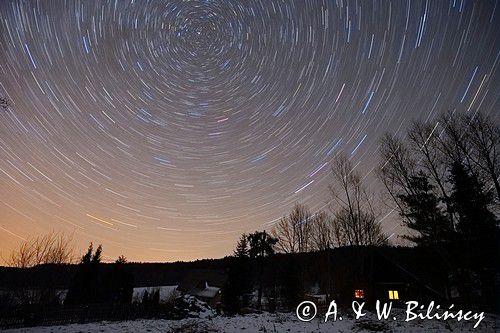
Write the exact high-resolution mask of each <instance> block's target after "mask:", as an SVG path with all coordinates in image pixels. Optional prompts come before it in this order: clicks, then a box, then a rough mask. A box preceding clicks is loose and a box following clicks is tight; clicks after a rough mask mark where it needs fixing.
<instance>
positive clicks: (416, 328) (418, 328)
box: [5, 313, 500, 333]
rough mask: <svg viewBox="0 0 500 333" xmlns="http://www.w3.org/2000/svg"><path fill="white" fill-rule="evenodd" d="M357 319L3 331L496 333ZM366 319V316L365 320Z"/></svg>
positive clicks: (488, 323)
mask: <svg viewBox="0 0 500 333" xmlns="http://www.w3.org/2000/svg"><path fill="white" fill-rule="evenodd" d="M367 317H368V318H366V317H363V318H362V319H359V320H357V321H355V320H353V319H345V320H343V321H337V322H332V321H328V322H327V323H324V322H321V321H320V320H317V319H315V320H313V321H311V322H300V321H298V320H297V319H296V318H295V316H294V315H293V314H269V313H263V314H250V315H245V316H235V317H224V316H217V317H214V318H212V319H210V318H206V319H183V320H179V321H173V320H136V321H123V322H100V323H90V324H81V325H80V324H74V325H67V326H52V327H34V328H27V329H17V330H8V331H5V332H41V333H44V332H45V333H48V332H62V333H77V332H82V333H83V332H103V333H107V332H116V333H118V332H120V333H121V332H186V333H187V332H225V333H236V332H249V333H252V332H290V333H308V332H352V331H355V332H374V331H380V332H409V333H417V332H418V333H434V332H499V331H500V326H499V324H500V323H499V321H498V317H496V318H494V317H493V316H492V315H487V316H486V318H485V320H484V321H483V322H481V324H480V325H479V327H478V328H477V329H475V330H474V329H473V324H472V323H470V322H469V323H464V322H461V323H457V322H451V321H450V322H447V323H445V322H441V321H417V320H415V321H412V322H408V323H406V322H403V321H401V322H395V321H381V322H379V321H377V320H376V319H375V317H374V315H371V314H370V315H368V316H367ZM365 318H366V319H365Z"/></svg>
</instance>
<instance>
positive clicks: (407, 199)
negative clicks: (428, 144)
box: [399, 171, 451, 247]
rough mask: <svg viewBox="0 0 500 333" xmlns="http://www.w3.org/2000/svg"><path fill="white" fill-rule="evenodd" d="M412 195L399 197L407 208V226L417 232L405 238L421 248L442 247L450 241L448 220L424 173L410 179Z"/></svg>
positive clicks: (404, 215)
mask: <svg viewBox="0 0 500 333" xmlns="http://www.w3.org/2000/svg"><path fill="white" fill-rule="evenodd" d="M409 185H410V186H411V188H412V191H411V193H409V194H401V195H399V199H400V200H401V202H402V204H403V205H404V206H405V211H404V213H402V216H403V217H404V218H405V221H406V226H407V227H409V228H410V229H412V230H414V231H416V234H414V235H405V236H404V237H405V238H407V239H409V240H411V241H412V242H414V243H415V244H417V245H421V246H433V247H436V246H440V245H441V244H443V243H445V242H447V241H449V240H450V232H451V230H449V224H448V219H447V218H446V216H445V215H444V214H443V212H442V210H441V208H440V199H439V198H438V197H436V195H435V193H434V191H433V186H432V185H431V184H429V180H428V177H427V175H426V174H424V173H423V172H422V171H421V172H419V173H418V174H417V175H415V176H411V177H410V184H409Z"/></svg>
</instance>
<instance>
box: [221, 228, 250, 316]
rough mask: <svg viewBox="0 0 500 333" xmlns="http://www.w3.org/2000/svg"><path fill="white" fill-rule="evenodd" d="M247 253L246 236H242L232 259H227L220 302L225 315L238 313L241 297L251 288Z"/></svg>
mask: <svg viewBox="0 0 500 333" xmlns="http://www.w3.org/2000/svg"><path fill="white" fill-rule="evenodd" d="M248 252H249V246H248V236H247V235H246V234H242V235H241V237H240V239H239V240H238V242H237V244H236V248H235V249H234V251H233V254H234V257H232V258H229V259H228V261H229V264H228V267H227V273H228V278H227V281H226V284H225V285H224V288H223V293H222V300H221V302H222V304H223V305H224V311H225V312H226V313H229V314H235V313H238V312H240V309H241V306H242V303H241V301H242V297H243V295H245V294H246V293H248V292H249V291H250V290H251V288H252V284H251V274H250V267H249V262H248V259H249V254H248Z"/></svg>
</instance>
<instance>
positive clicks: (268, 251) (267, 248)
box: [248, 230, 278, 309]
mask: <svg viewBox="0 0 500 333" xmlns="http://www.w3.org/2000/svg"><path fill="white" fill-rule="evenodd" d="M248 242H249V244H250V249H249V250H248V254H249V256H250V258H252V259H254V260H257V265H258V267H259V285H258V291H257V292H258V293H257V308H258V309H260V308H261V307H262V289H263V284H264V283H263V278H264V264H265V261H264V259H265V258H266V257H269V256H272V255H273V254H274V246H275V245H276V243H277V242H278V239H276V238H274V237H271V236H270V235H269V234H268V233H267V232H266V231H265V230H264V231H256V232H254V233H253V234H250V235H248Z"/></svg>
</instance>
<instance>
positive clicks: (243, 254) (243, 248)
mask: <svg viewBox="0 0 500 333" xmlns="http://www.w3.org/2000/svg"><path fill="white" fill-rule="evenodd" d="M233 253H234V256H235V257H238V258H247V257H248V238H247V235H246V234H242V235H241V237H240V239H239V240H238V243H237V244H236V248H235V249H234V251H233Z"/></svg>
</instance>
